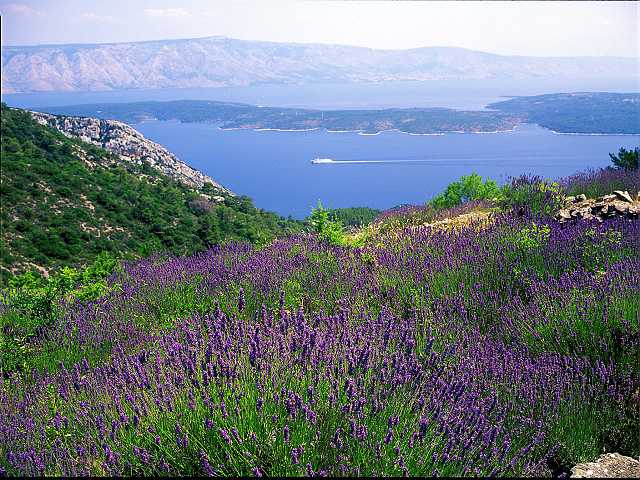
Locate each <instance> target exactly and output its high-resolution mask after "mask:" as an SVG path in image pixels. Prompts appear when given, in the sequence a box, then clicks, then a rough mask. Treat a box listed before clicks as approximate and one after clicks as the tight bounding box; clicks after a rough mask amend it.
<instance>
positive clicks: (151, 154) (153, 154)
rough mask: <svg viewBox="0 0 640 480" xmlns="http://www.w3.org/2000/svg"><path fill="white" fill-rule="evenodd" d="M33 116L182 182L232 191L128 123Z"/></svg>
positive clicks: (227, 192) (45, 114) (198, 186)
mask: <svg viewBox="0 0 640 480" xmlns="http://www.w3.org/2000/svg"><path fill="white" fill-rule="evenodd" d="M31 115H32V116H33V118H34V119H35V120H36V121H37V122H38V123H40V124H41V125H45V126H49V127H53V128H55V129H56V130H59V131H60V132H62V133H63V134H64V135H66V136H69V137H75V138H79V139H80V140H83V141H85V142H89V143H92V144H94V145H97V146H99V147H102V148H104V149H105V150H108V151H109V152H112V153H115V154H116V155H118V156H119V157H120V158H121V159H122V160H123V161H126V162H132V163H135V164H141V163H142V162H143V161H144V162H147V163H148V164H149V165H151V166H152V167H154V168H156V169H158V170H159V171H160V172H162V173H163V174H164V175H167V176H169V177H171V178H173V179H174V180H176V181H178V182H180V183H182V184H183V185H185V186H187V187H189V188H194V189H198V190H200V189H202V188H203V187H204V185H205V184H210V187H213V188H214V190H219V191H220V193H223V192H224V193H226V194H231V192H230V191H229V190H227V189H226V188H224V187H223V186H221V185H220V184H218V183H217V182H216V181H215V180H213V179H212V178H211V177H209V176H207V175H205V174H203V173H202V172H199V171H198V170H196V169H195V168H193V167H190V166H189V165H187V164H186V163H184V162H183V161H181V160H180V159H179V158H178V157H176V156H175V155H174V154H173V153H171V152H169V151H168V150H167V149H166V148H164V147H163V146H161V145H158V144H157V143H155V142H152V141H151V140H149V139H147V138H145V137H144V136H143V135H142V134H141V133H140V132H138V131H136V130H135V129H133V128H131V127H130V126H129V125H127V124H125V123H122V122H118V121H116V120H101V119H97V118H88V117H68V116H62V115H49V114H47V113H40V112H31Z"/></svg>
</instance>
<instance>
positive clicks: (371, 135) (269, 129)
mask: <svg viewBox="0 0 640 480" xmlns="http://www.w3.org/2000/svg"><path fill="white" fill-rule="evenodd" d="M145 121H148V120H145ZM145 121H142V122H136V123H132V124H130V125H132V126H135V125H136V124H138V123H145ZM152 121H153V120H152ZM156 121H163V120H156ZM181 123H187V122H181ZM188 123H191V122H188ZM195 123H201V122H195ZM531 125H537V126H538V127H540V128H542V129H544V130H548V131H549V132H551V133H554V134H556V135H583V136H603V137H606V136H631V137H633V136H640V132H638V133H583V132H558V131H556V130H551V129H550V128H547V127H543V126H542V125H539V124H537V123H536V124H531ZM521 126H522V124H517V125H514V126H513V127H512V128H510V129H507V130H491V131H486V132H485V131H477V132H470V131H464V130H447V131H443V132H434V133H415V132H405V131H403V130H400V129H398V128H390V129H387V130H380V131H378V132H375V133H366V132H365V131H364V130H329V129H327V128H324V127H314V128H287V129H285V128H247V127H226V128H225V127H220V126H217V127H216V128H217V129H218V130H221V131H223V132H226V131H236V130H247V131H253V132H288V133H294V132H315V131H325V132H327V133H355V134H358V135H361V136H363V137H375V136H377V135H380V134H381V133H386V132H398V133H403V134H405V135H412V136H427V137H438V136H443V135H450V134H456V135H461V134H477V135H487V134H500V133H513V132H515V131H516V129H518V128H519V127H521Z"/></svg>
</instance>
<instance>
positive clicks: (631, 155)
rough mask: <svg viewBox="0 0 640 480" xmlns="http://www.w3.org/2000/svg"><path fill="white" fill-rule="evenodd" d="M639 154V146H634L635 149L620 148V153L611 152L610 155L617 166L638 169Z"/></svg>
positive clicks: (625, 168)
mask: <svg viewBox="0 0 640 480" xmlns="http://www.w3.org/2000/svg"><path fill="white" fill-rule="evenodd" d="M639 155H640V148H638V147H636V148H634V149H633V150H627V149H626V148H620V151H619V152H618V155H615V154H613V153H610V154H609V157H610V158H611V163H613V164H614V165H615V166H616V168H622V169H624V170H637V169H638V156H639Z"/></svg>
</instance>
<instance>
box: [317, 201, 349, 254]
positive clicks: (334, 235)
mask: <svg viewBox="0 0 640 480" xmlns="http://www.w3.org/2000/svg"><path fill="white" fill-rule="evenodd" d="M309 223H310V224H311V226H312V227H313V229H314V231H315V232H316V233H317V234H318V236H319V237H320V238H321V239H323V240H325V241H326V242H328V243H330V244H331V245H345V243H346V241H345V234H344V229H343V227H342V222H340V221H339V220H334V219H332V218H331V216H330V215H329V211H328V210H326V209H325V208H324V207H323V206H322V203H320V202H318V206H317V207H316V208H314V209H313V210H312V211H311V215H310V216H309Z"/></svg>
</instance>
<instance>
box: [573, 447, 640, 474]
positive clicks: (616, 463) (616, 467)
mask: <svg viewBox="0 0 640 480" xmlns="http://www.w3.org/2000/svg"><path fill="white" fill-rule="evenodd" d="M571 478H640V462H639V461H638V460H637V459H635V458H631V457H626V456H624V455H620V454H619V453H605V454H604V455H600V457H598V459H597V460H596V461H595V462H589V463H580V464H578V465H576V466H575V467H573V468H572V469H571Z"/></svg>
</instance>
